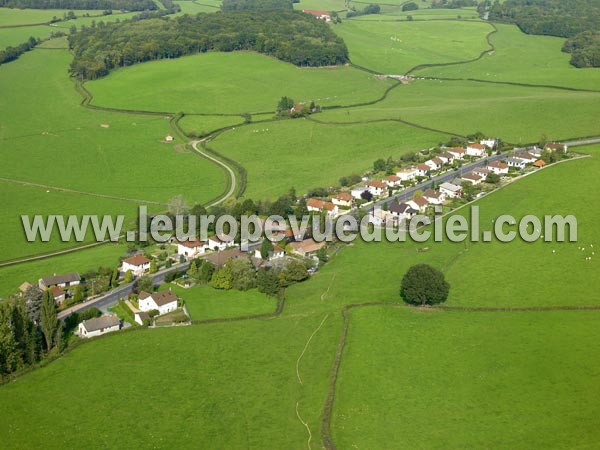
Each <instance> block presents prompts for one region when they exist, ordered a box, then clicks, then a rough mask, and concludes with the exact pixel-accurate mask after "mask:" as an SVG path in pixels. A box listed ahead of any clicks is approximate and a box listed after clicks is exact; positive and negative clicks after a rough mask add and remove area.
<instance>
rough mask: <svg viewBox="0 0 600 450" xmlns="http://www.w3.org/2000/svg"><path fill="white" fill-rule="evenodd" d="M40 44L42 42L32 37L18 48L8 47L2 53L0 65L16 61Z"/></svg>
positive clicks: (0, 52)
mask: <svg viewBox="0 0 600 450" xmlns="http://www.w3.org/2000/svg"><path fill="white" fill-rule="evenodd" d="M39 43H40V40H39V39H36V38H34V37H33V36H32V37H30V38H29V39H28V40H27V41H26V42H23V43H22V44H19V45H17V46H16V47H6V48H5V49H4V50H2V51H0V64H5V63H8V62H11V61H14V60H15V59H17V58H18V57H19V56H21V55H22V54H23V53H25V52H28V51H29V50H31V49H32V48H34V47H35V46H36V45H38V44H39Z"/></svg>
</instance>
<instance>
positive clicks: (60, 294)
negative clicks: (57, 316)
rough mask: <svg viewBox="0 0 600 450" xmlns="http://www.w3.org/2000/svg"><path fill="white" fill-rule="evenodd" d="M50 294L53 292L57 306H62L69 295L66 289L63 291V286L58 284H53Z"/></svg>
mask: <svg viewBox="0 0 600 450" xmlns="http://www.w3.org/2000/svg"><path fill="white" fill-rule="evenodd" d="M50 294H52V298H54V303H56V306H58V307H60V306H62V304H63V302H64V301H65V298H66V295H67V294H66V293H65V291H63V290H62V288H60V287H58V286H52V287H51V288H50Z"/></svg>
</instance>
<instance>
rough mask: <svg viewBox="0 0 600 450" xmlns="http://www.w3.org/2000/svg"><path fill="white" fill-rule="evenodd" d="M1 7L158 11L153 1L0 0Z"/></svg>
mask: <svg viewBox="0 0 600 450" xmlns="http://www.w3.org/2000/svg"><path fill="white" fill-rule="evenodd" d="M0 6H3V7H8V8H32V9H101V10H112V9H115V10H122V11H144V10H147V9H157V6H156V4H155V3H154V2H153V1H152V0H0Z"/></svg>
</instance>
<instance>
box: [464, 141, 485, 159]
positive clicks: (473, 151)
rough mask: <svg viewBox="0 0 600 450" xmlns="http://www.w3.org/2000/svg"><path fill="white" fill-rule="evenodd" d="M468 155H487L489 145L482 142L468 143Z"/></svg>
mask: <svg viewBox="0 0 600 450" xmlns="http://www.w3.org/2000/svg"><path fill="white" fill-rule="evenodd" d="M467 155H469V156H474V157H476V158H481V157H482V156H486V155H487V147H486V146H485V145H482V144H469V145H467Z"/></svg>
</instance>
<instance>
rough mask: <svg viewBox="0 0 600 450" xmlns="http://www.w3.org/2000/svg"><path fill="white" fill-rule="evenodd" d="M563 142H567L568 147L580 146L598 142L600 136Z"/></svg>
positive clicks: (599, 142)
mask: <svg viewBox="0 0 600 450" xmlns="http://www.w3.org/2000/svg"><path fill="white" fill-rule="evenodd" d="M563 144H567V145H568V146H569V147H578V146H581V145H591V144H600V138H590V139H578V140H576V141H568V142H563Z"/></svg>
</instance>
